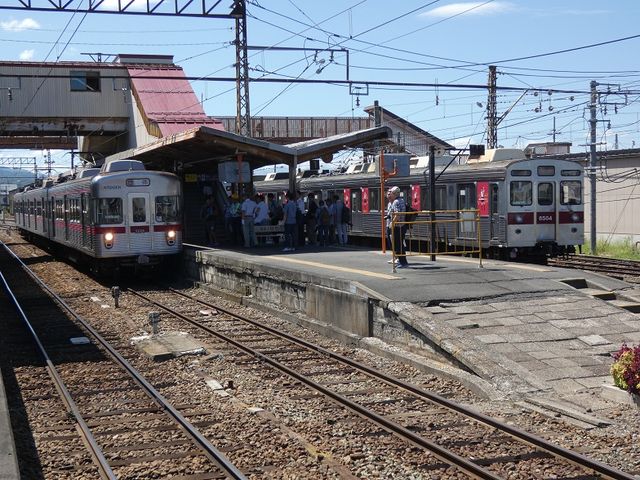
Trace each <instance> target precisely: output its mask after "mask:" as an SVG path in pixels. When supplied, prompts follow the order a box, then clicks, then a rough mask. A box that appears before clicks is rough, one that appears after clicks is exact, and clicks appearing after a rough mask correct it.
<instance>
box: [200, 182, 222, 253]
mask: <svg viewBox="0 0 640 480" xmlns="http://www.w3.org/2000/svg"><path fill="white" fill-rule="evenodd" d="M217 216H218V209H217V207H216V204H215V202H214V201H213V196H211V195H209V196H208V197H207V198H206V199H205V202H204V205H202V208H201V209H200V219H201V220H202V222H203V225H204V231H205V239H206V242H207V245H208V246H210V247H216V246H218V242H217V240H216V218H217Z"/></svg>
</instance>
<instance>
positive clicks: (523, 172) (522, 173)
mask: <svg viewBox="0 0 640 480" xmlns="http://www.w3.org/2000/svg"><path fill="white" fill-rule="evenodd" d="M511 176H512V177H530V176H531V170H511Z"/></svg>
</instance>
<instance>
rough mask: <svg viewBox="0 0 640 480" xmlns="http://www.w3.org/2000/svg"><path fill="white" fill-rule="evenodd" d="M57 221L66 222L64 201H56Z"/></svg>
mask: <svg viewBox="0 0 640 480" xmlns="http://www.w3.org/2000/svg"><path fill="white" fill-rule="evenodd" d="M56 220H64V205H63V203H62V200H56Z"/></svg>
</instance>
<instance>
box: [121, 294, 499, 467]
mask: <svg viewBox="0 0 640 480" xmlns="http://www.w3.org/2000/svg"><path fill="white" fill-rule="evenodd" d="M127 290H128V291H129V292H131V293H132V294H134V295H136V296H138V297H139V298H142V299H144V300H145V301H147V302H149V303H151V304H153V305H155V306H157V307H158V308H161V309H162V310H164V311H166V312H167V313H170V314H171V315H174V316H175V317H177V318H180V319H181V320H184V321H185V322H188V323H190V324H192V325H193V326H195V327H197V328H200V329H201V330H203V331H205V332H207V333H209V334H211V335H213V336H215V337H217V338H218V339H220V340H223V341H225V342H227V343H229V344H230V345H233V346H234V347H236V348H237V349H239V350H241V351H243V352H245V353H248V354H249V355H252V356H253V357H255V358H257V359H259V360H261V361H263V362H264V363H267V364H269V365H271V366H272V367H274V368H276V369H278V370H280V371H281V372H283V373H285V374H287V375H289V376H290V377H292V378H294V379H296V380H298V381H299V382H301V383H304V384H305V385H307V386H309V387H311V388H312V389H314V390H316V391H318V392H320V393H322V394H323V395H325V396H326V397H328V398H330V399H332V400H333V401H334V402H336V403H337V404H338V405H341V406H343V407H346V408H348V409H350V410H351V411H353V412H355V413H357V414H358V415H360V416H361V417H363V418H365V419H367V420H371V421H373V422H374V423H376V424H378V425H379V426H381V427H383V428H384V429H385V430H387V431H389V432H391V433H393V434H394V435H396V436H398V437H400V438H401V439H403V440H405V441H408V442H409V443H412V444H413V445H415V446H417V447H420V448H423V449H425V450H428V451H429V452H431V453H432V454H433V455H434V456H436V457H438V458H439V459H440V460H442V461H444V462H446V463H448V464H449V465H452V466H456V467H458V468H460V470H462V471H464V472H465V473H467V474H468V475H471V476H472V477H474V478H481V479H492V480H498V479H502V477H500V476H496V474H494V473H493V472H490V471H489V470H486V469H485V468H483V467H481V466H479V465H477V464H476V463H473V462H472V461H470V460H467V459H466V458H464V457H461V456H459V455H457V454H455V453H453V452H451V451H450V450H447V449H446V448H444V447H442V446H440V445H438V444H436V443H434V442H431V441H429V440H427V439H426V438H423V437H421V436H419V435H416V434H415V433H414V432H412V431H411V430H409V429H407V428H405V427H403V426H402V425H399V424H397V423H395V422H393V421H391V420H389V419H388V418H386V417H384V416H382V415H379V414H377V413H375V412H373V411H372V410H369V409H368V408H366V407H364V406H362V405H360V404H358V403H356V402H353V401H351V400H349V399H348V398H345V397H343V396H342V395H340V394H338V393H336V392H333V391H331V390H329V389H328V388H326V387H324V386H323V385H320V384H319V383H316V382H314V381H313V380H311V379H310V378H308V377H306V376H304V375H302V374H300V373H298V372H296V371H295V370H292V369H291V368H289V367H287V366H286V365H284V364H282V363H280V362H279V361H278V360H275V359H273V358H271V357H270V356H269V355H265V354H263V353H261V352H260V351H258V350H255V349H254V348H251V347H249V346H248V345H245V344H244V343H242V342H239V341H237V340H234V339H233V338H231V337H228V336H227V335H225V334H223V333H220V332H217V331H215V330H213V329H211V328H209V327H206V326H204V325H202V324H200V323H198V322H197V321H195V320H193V319H191V318H189V317H187V316H186V315H183V314H181V313H179V312H177V311H175V310H174V309H172V308H170V307H167V306H166V305H163V304H161V303H159V302H157V301H155V300H153V299H151V298H149V297H146V296H144V295H143V294H141V293H139V292H137V291H135V290H132V289H130V288H129V289H127ZM213 308H216V309H218V308H217V307H213ZM218 310H220V311H223V310H221V309H218ZM224 313H227V312H224ZM233 316H234V317H235V318H238V317H236V315H233ZM316 350H317V349H316Z"/></svg>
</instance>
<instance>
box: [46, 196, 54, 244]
mask: <svg viewBox="0 0 640 480" xmlns="http://www.w3.org/2000/svg"><path fill="white" fill-rule="evenodd" d="M54 205H55V204H54V200H53V197H51V198H50V199H49V201H48V202H47V210H48V212H47V218H48V220H49V232H50V236H49V238H55V236H56V216H55V210H54Z"/></svg>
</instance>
